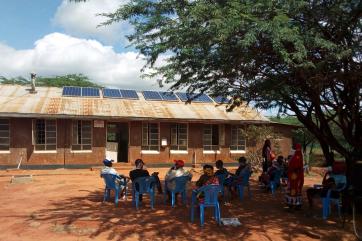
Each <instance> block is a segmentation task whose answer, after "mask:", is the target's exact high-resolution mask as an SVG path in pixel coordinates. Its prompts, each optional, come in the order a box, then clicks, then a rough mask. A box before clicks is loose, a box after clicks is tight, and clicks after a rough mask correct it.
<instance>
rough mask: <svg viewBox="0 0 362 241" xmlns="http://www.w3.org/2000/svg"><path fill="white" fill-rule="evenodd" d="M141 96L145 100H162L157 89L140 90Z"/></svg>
mask: <svg viewBox="0 0 362 241" xmlns="http://www.w3.org/2000/svg"><path fill="white" fill-rule="evenodd" d="M142 94H143V96H144V97H145V99H146V100H162V97H161V95H160V93H158V92H157V91H149V90H147V91H142Z"/></svg>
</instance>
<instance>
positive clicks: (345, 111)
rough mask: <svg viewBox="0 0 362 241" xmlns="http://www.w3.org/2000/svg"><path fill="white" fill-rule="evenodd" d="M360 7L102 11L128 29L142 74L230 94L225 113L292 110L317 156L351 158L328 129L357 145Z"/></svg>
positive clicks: (252, 2)
mask: <svg viewBox="0 0 362 241" xmlns="http://www.w3.org/2000/svg"><path fill="white" fill-rule="evenodd" d="M361 9H362V1H359V0H338V1H337V0H332V1H305V0H300V1H274V0H245V1H240V0H228V1H224V0H218V1H208V0H198V1H188V0H157V1H154V0H133V1H130V2H129V3H128V4H126V5H123V6H122V7H120V8H119V9H116V10H115V11H114V12H113V13H110V14H103V16H107V17H108V21H107V22H106V23H105V24H112V23H113V22H117V21H120V20H128V21H129V22H130V23H131V24H132V25H133V26H134V29H135V31H134V33H133V34H131V35H130V36H129V40H130V41H131V43H132V44H133V45H134V46H135V47H136V48H137V49H138V50H139V51H140V53H141V54H143V55H144V56H145V57H146V59H147V64H146V66H145V68H153V70H154V71H153V72H152V74H150V75H149V76H161V77H160V78H161V80H162V81H164V82H166V83H171V84H172V87H171V89H180V88H186V89H187V90H188V92H191V93H193V92H207V93H210V94H212V95H221V96H231V97H233V101H232V103H231V105H230V110H232V109H233V107H235V106H237V105H240V104H241V103H243V102H247V103H249V102H251V101H252V102H254V103H256V105H257V107H260V108H271V107H278V108H279V110H280V112H284V113H286V112H294V113H295V114H296V116H297V118H298V120H299V121H300V122H301V123H302V124H303V125H304V126H305V127H306V128H307V129H308V130H309V131H310V132H311V133H313V134H314V135H315V137H316V138H317V139H318V141H319V143H320V145H321V147H322V149H323V152H324V154H325V155H327V154H328V153H329V151H330V148H332V149H334V150H336V151H338V152H339V153H341V154H342V155H343V156H344V157H346V158H348V159H351V155H352V152H351V151H350V149H347V148H346V147H345V145H343V143H341V142H340V140H339V139H338V138H337V137H336V135H335V134H336V133H341V134H342V135H343V138H344V140H345V141H346V142H347V143H348V145H349V146H351V147H352V149H353V148H354V149H358V148H360V146H361V145H362V135H360V133H361V132H362V117H361V103H362V95H361V93H362V91H361V85H362V84H361V80H362V71H361V69H362V58H361V49H362V45H361V43H362V34H361V29H362V20H361ZM160 58H166V61H165V63H164V65H162V66H161V67H156V66H155V65H154V64H155V62H156V60H158V59H160ZM333 125H335V126H336V128H337V129H338V130H339V131H338V132H336V131H335V130H334V129H333V128H334V127H332V126H333Z"/></svg>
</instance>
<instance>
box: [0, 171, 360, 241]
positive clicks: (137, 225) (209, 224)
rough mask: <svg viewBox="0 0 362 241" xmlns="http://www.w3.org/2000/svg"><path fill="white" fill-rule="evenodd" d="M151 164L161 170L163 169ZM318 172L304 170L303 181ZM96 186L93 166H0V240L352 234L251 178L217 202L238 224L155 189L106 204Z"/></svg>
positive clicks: (336, 236) (309, 180)
mask: <svg viewBox="0 0 362 241" xmlns="http://www.w3.org/2000/svg"><path fill="white" fill-rule="evenodd" d="M150 171H151V172H152V171H155V169H151V170H150ZM157 171H159V172H160V176H161V177H163V176H164V173H165V171H166V169H158V170H157ZM121 172H123V173H128V171H124V170H122V171H121ZM13 174H17V175H18V174H33V181H32V182H30V183H18V184H11V183H10V179H11V175H13ZM196 179H197V175H195V176H194V178H193V181H194V180H196ZM253 179H256V176H254V177H253ZM320 179H321V178H320V176H318V175H314V176H309V177H307V178H306V181H305V183H306V185H307V186H308V185H311V184H312V183H318V182H320ZM103 188H104V184H103V180H102V179H101V178H100V177H99V172H98V171H89V170H48V171H44V170H43V171H33V170H28V171H20V172H6V171H0V218H1V219H0V220H1V221H0V222H1V223H0V240H1V241H2V240H3V241H17V240H19V241H20V240H21V241H24V240H30V241H35V240H66V241H67V240H174V239H176V240H273V241H275V240H293V241H294V240H354V237H353V235H352V231H351V224H350V223H347V224H346V227H345V228H341V227H340V224H338V223H336V221H337V218H336V216H335V215H334V216H333V217H332V218H331V219H330V220H329V221H323V220H322V219H321V217H320V216H321V208H320V207H318V205H317V207H316V208H315V211H314V212H313V213H312V214H313V215H311V216H310V215H306V212H307V207H306V205H304V207H303V210H301V211H294V212H290V211H288V210H287V209H285V208H284V205H283V196H282V193H281V192H280V191H278V192H277V195H276V197H274V198H273V197H272V196H271V194H270V193H265V192H264V191H261V190H259V189H258V187H257V183H256V181H255V180H252V194H253V195H252V199H249V198H248V197H247V195H246V197H245V199H244V201H243V202H240V201H239V200H238V199H234V200H232V203H231V206H225V205H222V206H221V216H222V217H237V218H238V219H239V220H240V222H241V223H242V226H240V227H226V226H217V225H216V223H215V221H214V220H213V218H212V210H208V211H207V212H206V218H205V227H204V228H200V226H199V219H198V218H196V220H195V223H194V224H192V223H190V221H189V212H190V208H189V206H186V207H185V206H182V205H178V206H177V207H175V208H171V207H170V205H165V204H164V203H163V196H161V195H157V200H156V205H155V209H154V210H151V209H150V207H149V202H148V201H149V199H148V198H147V197H146V198H145V200H144V202H143V206H142V207H141V208H140V210H139V211H136V210H135V208H134V207H132V203H131V197H130V196H129V198H128V200H126V201H120V203H119V206H118V207H114V204H113V203H111V202H107V203H102V198H103ZM246 193H247V192H246ZM188 198H189V199H190V197H188ZM188 201H190V200H188ZM316 204H318V202H317V203H316ZM334 214H335V212H334ZM332 215H333V212H332Z"/></svg>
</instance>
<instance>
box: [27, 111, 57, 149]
mask: <svg viewBox="0 0 362 241" xmlns="http://www.w3.org/2000/svg"><path fill="white" fill-rule="evenodd" d="M37 121H44V144H43V143H37V142H38V141H39V140H38V133H39V130H38V128H37ZM51 121H52V122H54V126H55V130H48V128H49V122H51ZM32 132H33V133H32V137H33V143H32V144H33V147H34V152H35V153H56V152H57V146H58V122H57V119H43V118H37V119H34V120H33V128H32ZM49 133H55V136H52V137H49V136H48V135H49ZM48 138H52V139H54V140H55V142H54V143H48ZM40 146H44V148H39V147H40ZM50 146H54V148H50ZM49 148H50V149H49Z"/></svg>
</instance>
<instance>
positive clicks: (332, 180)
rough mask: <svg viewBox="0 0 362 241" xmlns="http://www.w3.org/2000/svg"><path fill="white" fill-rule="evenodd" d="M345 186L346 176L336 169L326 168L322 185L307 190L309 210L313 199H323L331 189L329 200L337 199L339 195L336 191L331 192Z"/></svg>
mask: <svg viewBox="0 0 362 241" xmlns="http://www.w3.org/2000/svg"><path fill="white" fill-rule="evenodd" d="M345 184H346V176H345V174H344V172H343V171H342V172H341V171H339V170H336V168H333V167H327V171H326V173H325V174H324V177H323V180H322V185H314V187H312V188H308V189H307V198H308V203H309V208H313V198H315V197H325V196H326V195H327V192H328V190H329V189H332V192H331V198H338V197H339V195H340V193H339V192H338V191H333V189H336V188H337V189H338V188H341V187H343V186H344V185H345Z"/></svg>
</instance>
